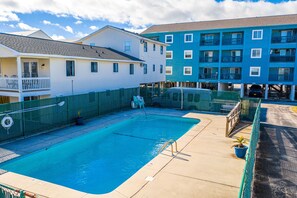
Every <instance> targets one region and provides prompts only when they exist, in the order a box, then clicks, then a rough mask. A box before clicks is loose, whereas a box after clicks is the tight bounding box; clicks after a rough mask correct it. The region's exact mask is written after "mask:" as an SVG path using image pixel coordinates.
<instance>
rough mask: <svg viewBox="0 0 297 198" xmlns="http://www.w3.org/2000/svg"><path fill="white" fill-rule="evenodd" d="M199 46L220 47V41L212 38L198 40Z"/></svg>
mask: <svg viewBox="0 0 297 198" xmlns="http://www.w3.org/2000/svg"><path fill="white" fill-rule="evenodd" d="M200 45H201V46H213V45H220V39H219V38H214V39H201V40H200Z"/></svg>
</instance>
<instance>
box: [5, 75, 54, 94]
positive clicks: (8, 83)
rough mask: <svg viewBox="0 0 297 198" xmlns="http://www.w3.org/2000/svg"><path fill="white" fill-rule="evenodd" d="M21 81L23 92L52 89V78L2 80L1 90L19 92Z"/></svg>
mask: <svg viewBox="0 0 297 198" xmlns="http://www.w3.org/2000/svg"><path fill="white" fill-rule="evenodd" d="M19 80H21V86H22V87H21V88H22V91H38V90H40V91H41V90H48V89H50V78H49V77H40V78H20V79H19V78H17V77H15V78H6V77H4V78H3V77H1V78H0V90H7V91H19V90H20V88H19Z"/></svg>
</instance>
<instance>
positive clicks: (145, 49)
mask: <svg viewBox="0 0 297 198" xmlns="http://www.w3.org/2000/svg"><path fill="white" fill-rule="evenodd" d="M143 51H144V52H147V42H144V43H143Z"/></svg>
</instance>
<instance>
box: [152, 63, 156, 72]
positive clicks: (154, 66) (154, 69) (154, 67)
mask: <svg viewBox="0 0 297 198" xmlns="http://www.w3.org/2000/svg"><path fill="white" fill-rule="evenodd" d="M154 71H156V65H155V64H153V72H154Z"/></svg>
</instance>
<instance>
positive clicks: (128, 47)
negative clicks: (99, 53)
mask: <svg viewBox="0 0 297 198" xmlns="http://www.w3.org/2000/svg"><path fill="white" fill-rule="evenodd" d="M124 51H125V52H130V51H131V41H125V45H124Z"/></svg>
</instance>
